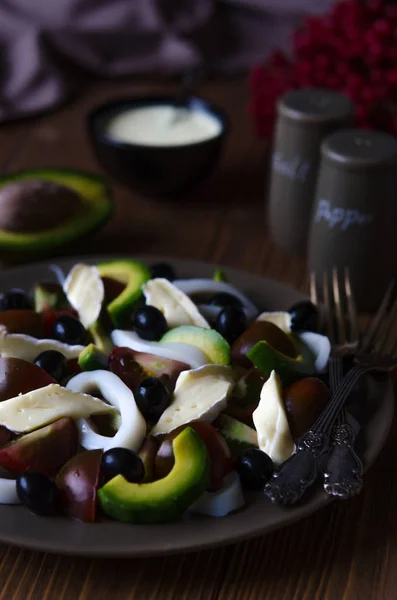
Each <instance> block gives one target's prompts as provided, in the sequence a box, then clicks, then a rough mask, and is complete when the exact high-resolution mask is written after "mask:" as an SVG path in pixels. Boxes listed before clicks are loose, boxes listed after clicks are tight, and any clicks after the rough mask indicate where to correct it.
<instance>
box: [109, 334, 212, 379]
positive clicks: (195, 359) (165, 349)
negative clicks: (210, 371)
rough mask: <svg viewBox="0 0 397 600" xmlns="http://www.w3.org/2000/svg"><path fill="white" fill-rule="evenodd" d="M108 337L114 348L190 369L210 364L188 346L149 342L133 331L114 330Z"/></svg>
mask: <svg viewBox="0 0 397 600" xmlns="http://www.w3.org/2000/svg"><path fill="white" fill-rule="evenodd" d="M110 337H111V339H112V342H113V344H114V345H115V346H120V347H123V348H131V350H135V351H136V352H145V353H147V354H154V355H155V356H161V357H162V358H169V359H171V360H178V361H179V362H183V363H186V364H187V365H190V366H191V367H192V369H197V368H198V367H202V366H204V365H208V364H209V363H210V362H211V361H210V359H209V358H208V356H207V355H206V354H204V352H202V351H201V350H199V349H198V348H196V347H195V346H190V345H189V344H177V343H175V344H171V343H170V344H163V343H161V342H149V341H147V340H143V339H142V338H140V337H139V335H138V334H137V333H136V332H135V331H125V330H123V329H114V331H112V333H111V334H110Z"/></svg>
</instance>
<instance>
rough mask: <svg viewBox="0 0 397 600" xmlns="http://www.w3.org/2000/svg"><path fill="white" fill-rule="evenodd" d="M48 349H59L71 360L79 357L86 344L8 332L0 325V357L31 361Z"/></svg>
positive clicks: (58, 350)
mask: <svg viewBox="0 0 397 600" xmlns="http://www.w3.org/2000/svg"><path fill="white" fill-rule="evenodd" d="M46 350H57V352H60V353H61V354H63V355H64V356H65V358H67V359H68V360H70V359H71V358H78V357H79V355H80V352H81V351H82V350H84V346H80V345H75V346H69V344H63V343H62V342H58V341H57V340H47V339H43V340H39V339H37V338H34V337H32V336H30V335H25V334H23V333H7V330H6V328H5V327H3V326H1V327H0V357H1V358H22V359H23V360H27V361H29V362H33V361H34V359H35V358H36V357H37V356H38V355H39V354H41V352H45V351H46Z"/></svg>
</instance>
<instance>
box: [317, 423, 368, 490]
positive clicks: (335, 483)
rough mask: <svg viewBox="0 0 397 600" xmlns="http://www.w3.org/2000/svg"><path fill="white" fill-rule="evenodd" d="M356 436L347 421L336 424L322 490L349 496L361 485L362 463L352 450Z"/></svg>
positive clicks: (359, 488)
mask: <svg viewBox="0 0 397 600" xmlns="http://www.w3.org/2000/svg"><path fill="white" fill-rule="evenodd" d="M355 440H356V436H355V433H354V431H353V428H352V427H351V426H350V425H348V424H347V423H341V424H339V425H336V427H335V429H334V431H333V435H332V443H333V448H332V451H331V453H330V456H329V459H328V463H327V468H326V470H325V473H324V490H325V491H326V492H327V494H330V495H331V496H338V497H339V498H342V499H347V498H350V497H351V496H354V495H355V494H358V493H359V492H360V491H361V488H362V486H363V480H362V475H363V464H362V462H361V460H360V458H359V457H358V456H357V454H356V452H355V450H354V444H355Z"/></svg>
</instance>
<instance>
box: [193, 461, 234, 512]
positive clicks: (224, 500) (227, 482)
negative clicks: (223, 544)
mask: <svg viewBox="0 0 397 600" xmlns="http://www.w3.org/2000/svg"><path fill="white" fill-rule="evenodd" d="M244 504H245V500H244V494H243V490H242V489H241V483H240V477H239V476H238V474H237V473H236V472H235V471H233V472H232V473H229V475H226V477H225V479H224V480H223V485H222V488H221V489H220V490H219V491H218V492H214V493H211V492H204V494H203V495H202V496H200V498H198V500H196V501H195V502H194V503H193V504H192V505H191V506H190V508H189V511H191V512H195V513H200V514H202V515H207V516H209V517H225V516H226V515H228V514H229V513H231V512H233V511H234V510H238V509H239V508H241V507H242V506H244Z"/></svg>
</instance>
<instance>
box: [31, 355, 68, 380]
mask: <svg viewBox="0 0 397 600" xmlns="http://www.w3.org/2000/svg"><path fill="white" fill-rule="evenodd" d="M34 362H35V364H36V365H37V366H38V367H41V368H42V369H44V371H47V373H48V374H49V375H51V377H53V378H54V379H56V380H57V381H58V382H59V381H62V380H63V379H65V377H66V375H67V365H68V363H67V360H66V358H65V357H64V355H63V354H61V352H57V351H56V350H46V351H45V352H42V353H41V354H39V355H38V356H37V357H36V358H35V360H34Z"/></svg>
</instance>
